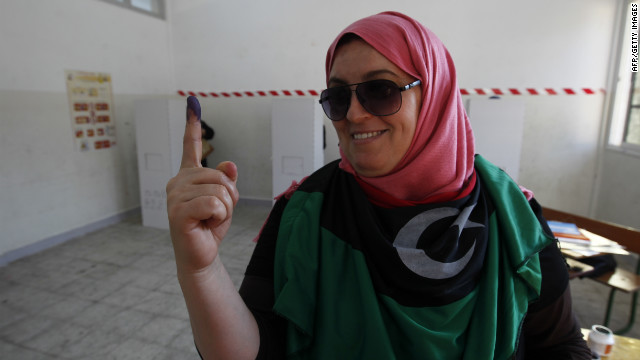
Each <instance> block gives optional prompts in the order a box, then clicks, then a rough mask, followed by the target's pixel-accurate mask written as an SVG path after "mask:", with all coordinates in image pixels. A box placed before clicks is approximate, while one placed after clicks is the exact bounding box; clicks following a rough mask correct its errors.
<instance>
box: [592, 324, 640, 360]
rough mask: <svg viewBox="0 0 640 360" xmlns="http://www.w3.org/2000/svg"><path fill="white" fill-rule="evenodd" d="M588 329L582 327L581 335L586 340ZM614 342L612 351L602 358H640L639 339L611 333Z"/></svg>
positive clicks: (622, 359)
mask: <svg viewBox="0 0 640 360" xmlns="http://www.w3.org/2000/svg"><path fill="white" fill-rule="evenodd" d="M589 331H590V330H589V329H582V336H584V339H585V340H587V337H588V336H589ZM613 338H614V341H615V344H614V345H613V351H612V352H611V355H610V356H608V357H603V358H602V359H603V360H605V359H606V360H638V359H640V339H634V338H630V337H626V336H621V335H613Z"/></svg>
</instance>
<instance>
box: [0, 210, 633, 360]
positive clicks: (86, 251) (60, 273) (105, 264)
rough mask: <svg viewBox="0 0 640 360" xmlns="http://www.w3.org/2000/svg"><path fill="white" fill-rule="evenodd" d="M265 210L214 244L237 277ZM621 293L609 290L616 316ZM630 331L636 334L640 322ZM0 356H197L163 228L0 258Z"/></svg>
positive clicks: (587, 306)
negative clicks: (3, 262) (7, 261)
mask: <svg viewBox="0 0 640 360" xmlns="http://www.w3.org/2000/svg"><path fill="white" fill-rule="evenodd" d="M268 211H269V208H268V206H264V205H255V204H253V205H248V204H247V203H241V204H240V205H239V206H238V207H237V209H236V212H235V217H234V223H233V225H232V228H231V229H230V231H229V234H228V236H227V238H226V239H225V241H224V242H223V245H222V248H221V256H222V259H223V262H224V263H225V265H226V267H227V269H228V270H229V273H230V274H231V277H232V279H233V281H234V283H235V284H236V286H239V285H240V282H241V281H242V276H243V273H244V268H245V266H246V263H247V262H248V259H249V257H250V255H251V252H252V250H253V246H254V243H253V242H252V239H253V238H254V237H255V235H256V234H257V232H258V231H259V229H260V227H261V226H262V223H263V221H264V219H265V218H266V216H267V214H268ZM629 260H631V259H622V263H623V264H622V265H623V266H630V261H629ZM571 287H572V291H573V297H574V303H575V310H576V314H577V316H578V318H579V320H580V321H581V324H582V325H583V327H588V326H589V325H591V324H595V323H601V322H602V318H603V314H604V307H605V305H606V294H607V293H608V289H607V288H606V287H604V286H602V285H600V284H596V283H595V282H594V281H591V280H573V281H572V282H571ZM629 298H630V296H628V295H627V294H619V295H617V304H616V305H615V306H616V307H615V313H614V317H613V320H614V323H615V322H617V323H621V321H622V320H621V319H622V318H625V316H627V314H628V311H629V310H628V304H629ZM625 303H626V304H625ZM638 317H640V315H638ZM628 335H629V336H633V337H636V338H640V323H637V324H636V326H635V327H634V328H633V331H632V332H631V333H629V334H628ZM0 358H1V359H11V360H13V359H19V360H28V359H44V360H46V359H145V360H146V359H197V358H198V356H197V354H196V352H195V350H194V347H193V340H192V337H191V330H190V327H189V320H188V317H187V312H186V309H185V305H184V301H183V299H182V295H181V292H180V288H179V286H178V283H177V280H176V277H175V264H174V260H173V252H172V248H171V240H170V238H169V234H168V231H164V230H158V229H152V228H145V227H143V226H141V223H140V218H139V217H133V218H130V219H128V220H127V221H123V222H121V223H118V224H116V225H112V226H109V227H106V228H103V229H101V230H99V231H96V232H93V233H91V234H88V235H85V236H82V237H79V238H76V239H73V240H70V241H68V242H66V243H64V244H62V245H59V246H56V247H54V248H51V249H48V250H45V251H43V252H40V253H38V254H36V255H33V256H30V257H26V258H23V259H20V260H18V261H15V262H13V263H11V264H9V265H7V266H5V267H0Z"/></svg>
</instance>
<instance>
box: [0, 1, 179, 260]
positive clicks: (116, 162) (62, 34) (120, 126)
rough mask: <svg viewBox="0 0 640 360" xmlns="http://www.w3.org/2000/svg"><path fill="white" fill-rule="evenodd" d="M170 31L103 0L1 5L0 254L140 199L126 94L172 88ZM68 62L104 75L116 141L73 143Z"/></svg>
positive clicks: (130, 100) (142, 94)
mask: <svg viewBox="0 0 640 360" xmlns="http://www.w3.org/2000/svg"><path fill="white" fill-rule="evenodd" d="M168 30H169V27H168V25H167V23H166V22H164V21H161V20H159V19H156V18H153V17H150V16H146V15H141V14H139V13H135V12H133V11H130V10H126V9H123V8H121V7H118V6H114V5H111V4H107V3H105V2H102V1H93V0H92V1H87V0H57V1H38V0H3V1H2V2H1V3H0V49H2V50H1V51H2V56H0V69H2V71H0V109H1V111H0V229H1V230H2V231H1V235H0V256H2V255H3V254H6V253H8V252H10V251H14V250H16V249H21V248H24V247H26V246H28V245H32V244H34V243H37V242H39V241H41V240H43V239H47V238H52V237H55V236H57V235H59V234H63V233H67V232H69V231H72V230H74V229H77V228H80V227H83V226H86V225H87V224H92V223H95V222H99V221H101V220H104V219H106V218H109V217H113V216H114V215H117V214H120V213H122V212H125V211H127V210H130V209H135V208H137V207H138V206H139V205H140V199H139V190H138V173H137V161H136V152H135V142H134V139H135V133H134V131H135V129H134V128H133V125H134V123H133V99H134V98H136V97H148V96H157V95H159V94H162V95H166V94H168V93H171V92H172V90H173V87H174V85H173V83H172V76H171V74H172V73H173V68H172V63H171V60H170V55H171V54H170V51H169V35H168ZM65 69H68V70H84V71H95V72H106V73H109V74H111V76H112V79H113V96H114V104H115V121H116V131H117V146H116V147H114V148H111V149H105V150H98V151H92V152H87V153H80V152H76V151H75V150H74V142H73V141H74V140H73V137H72V129H71V119H70V113H69V107H68V101H67V94H66V83H65V76H64V70H65Z"/></svg>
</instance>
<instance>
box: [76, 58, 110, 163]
mask: <svg viewBox="0 0 640 360" xmlns="http://www.w3.org/2000/svg"><path fill="white" fill-rule="evenodd" d="M65 78H66V80H67V95H68V96H69V112H70V113H71V128H72V130H73V139H74V142H75V149H76V150H80V151H91V150H100V149H109V148H111V147H113V146H115V145H116V124H115V119H114V117H113V95H112V92H111V75H109V74H107V73H97V72H86V71H74V70H65Z"/></svg>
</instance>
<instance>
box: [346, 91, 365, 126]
mask: <svg viewBox="0 0 640 360" xmlns="http://www.w3.org/2000/svg"><path fill="white" fill-rule="evenodd" d="M351 92H352V94H351V102H350V104H349V110H348V111H347V115H346V116H345V118H346V119H347V120H348V121H350V122H355V123H357V122H362V121H364V120H367V119H368V118H369V117H371V116H372V115H371V114H370V113H369V112H368V111H367V110H366V109H365V108H364V107H363V106H362V104H361V103H360V100H359V99H358V94H357V93H356V91H355V89H352V90H351Z"/></svg>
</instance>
